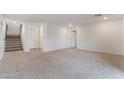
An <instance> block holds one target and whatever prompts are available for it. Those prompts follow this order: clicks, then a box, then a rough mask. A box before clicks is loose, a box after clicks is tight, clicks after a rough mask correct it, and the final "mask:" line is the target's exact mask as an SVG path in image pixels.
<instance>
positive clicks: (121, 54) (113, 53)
mask: <svg viewBox="0 0 124 93" xmlns="http://www.w3.org/2000/svg"><path fill="white" fill-rule="evenodd" d="M77 49H81V50H86V51H92V52H99V53H106V54H112V55H120V56H124V55H123V53H115V52H108V51H101V50H93V49H83V48H77Z"/></svg>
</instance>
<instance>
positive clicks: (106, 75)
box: [0, 49, 124, 79]
mask: <svg viewBox="0 0 124 93" xmlns="http://www.w3.org/2000/svg"><path fill="white" fill-rule="evenodd" d="M0 78H1V79H114V78H115V79H121V78H122V79H124V57H122V56H118V55H111V54H105V53H97V52H89V51H84V50H80V49H62V50H56V51H52V52H47V53H43V52H42V51H41V50H33V51H31V52H29V53H26V52H23V51H15V52H6V53H5V54H4V56H3V58H2V60H1V61H0Z"/></svg>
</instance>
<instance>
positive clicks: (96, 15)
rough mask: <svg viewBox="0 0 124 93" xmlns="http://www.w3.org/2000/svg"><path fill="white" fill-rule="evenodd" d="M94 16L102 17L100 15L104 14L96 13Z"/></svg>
mask: <svg viewBox="0 0 124 93" xmlns="http://www.w3.org/2000/svg"><path fill="white" fill-rule="evenodd" d="M94 16H95V17H100V16H102V14H95V15H94Z"/></svg>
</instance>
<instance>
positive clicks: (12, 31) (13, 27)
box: [6, 20, 21, 36]
mask: <svg viewBox="0 0 124 93" xmlns="http://www.w3.org/2000/svg"><path fill="white" fill-rule="evenodd" d="M6 22H7V25H8V31H7V35H10V36H13V35H14V36H17V35H19V34H20V31H19V29H20V24H21V23H20V22H19V21H16V23H13V21H12V20H7V21H6Z"/></svg>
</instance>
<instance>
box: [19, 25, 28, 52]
mask: <svg viewBox="0 0 124 93" xmlns="http://www.w3.org/2000/svg"><path fill="white" fill-rule="evenodd" d="M21 39H22V45H23V50H24V51H25V52H29V51H30V25H29V24H23V25H22V31H21Z"/></svg>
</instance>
